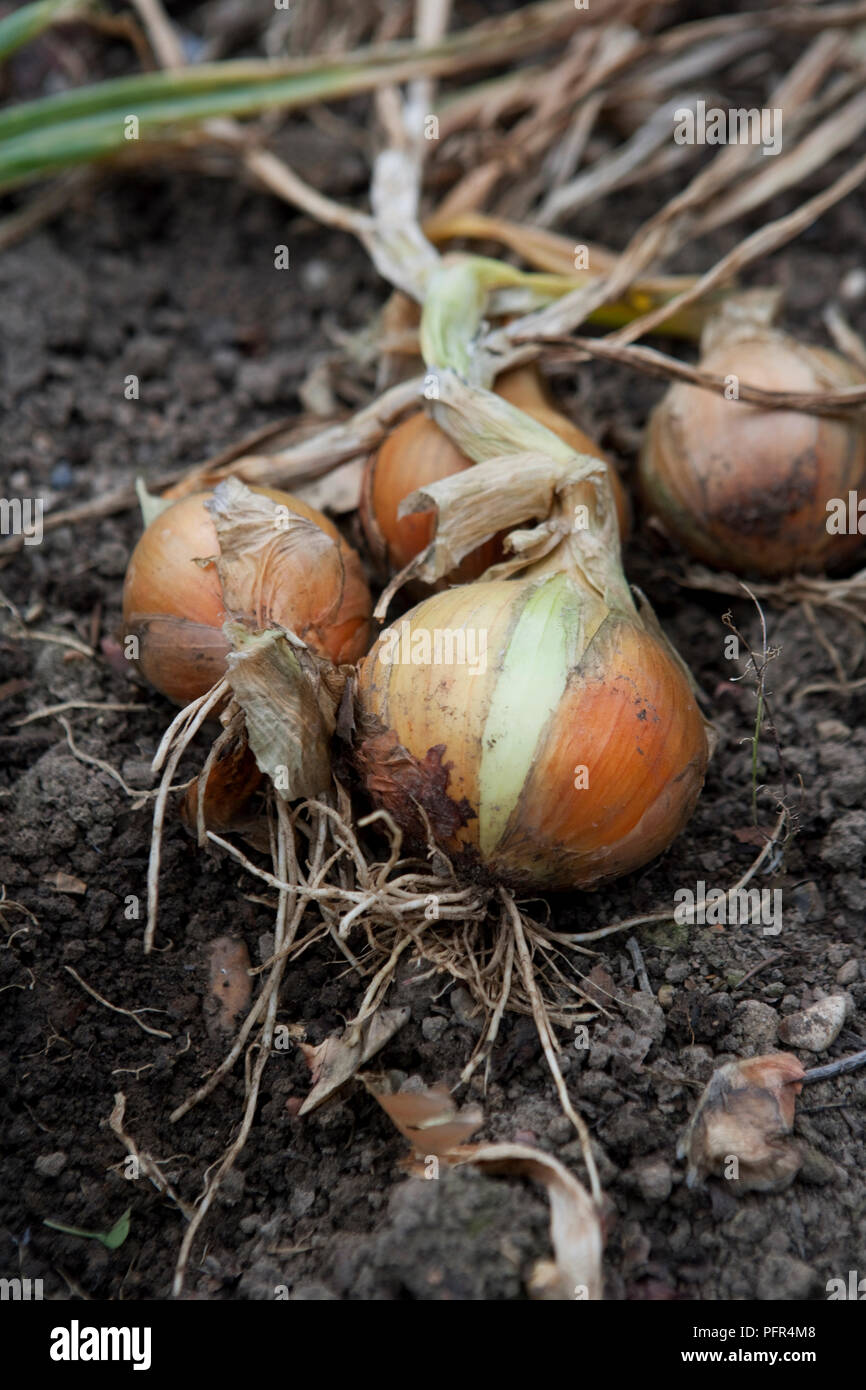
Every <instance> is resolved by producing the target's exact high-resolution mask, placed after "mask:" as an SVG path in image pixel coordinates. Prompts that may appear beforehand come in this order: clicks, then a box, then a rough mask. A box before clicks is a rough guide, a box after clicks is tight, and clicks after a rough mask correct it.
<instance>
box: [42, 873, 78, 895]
mask: <svg viewBox="0 0 866 1390" xmlns="http://www.w3.org/2000/svg"><path fill="white" fill-rule="evenodd" d="M42 882H43V883H45V884H47V886H48V887H49V888H53V889H54V891H55V893H76V894H78V893H86V892H87V884H86V883H85V882H84V880H83V879H81V878H75V877H74V875H73V874H65V873H64V872H63V870H62V869H56V870H55V871H54V873H51V874H46V875H45V877H44V878H43V880H42Z"/></svg>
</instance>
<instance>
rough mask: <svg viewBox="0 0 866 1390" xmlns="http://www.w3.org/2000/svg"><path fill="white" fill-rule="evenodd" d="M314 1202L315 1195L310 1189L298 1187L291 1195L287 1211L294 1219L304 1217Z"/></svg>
mask: <svg viewBox="0 0 866 1390" xmlns="http://www.w3.org/2000/svg"><path fill="white" fill-rule="evenodd" d="M315 1200H316V1194H315V1192H313V1191H312V1190H311V1189H310V1188H308V1187H298V1188H296V1189H295V1191H294V1192H293V1193H292V1199H291V1201H290V1202H289V1211H290V1212H291V1213H292V1216H294V1217H295V1218H296V1219H297V1218H298V1217H301V1216H306V1214H307V1212H308V1211H309V1210H310V1208H311V1207H312V1205H313V1203H314V1202H315Z"/></svg>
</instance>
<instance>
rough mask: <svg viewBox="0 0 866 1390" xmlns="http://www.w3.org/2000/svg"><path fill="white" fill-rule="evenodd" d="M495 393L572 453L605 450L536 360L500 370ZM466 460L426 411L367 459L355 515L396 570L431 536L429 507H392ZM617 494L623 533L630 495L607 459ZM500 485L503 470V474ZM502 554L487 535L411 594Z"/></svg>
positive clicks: (457, 580)
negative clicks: (557, 400)
mask: <svg viewBox="0 0 866 1390" xmlns="http://www.w3.org/2000/svg"><path fill="white" fill-rule="evenodd" d="M496 393H497V395H500V396H502V397H503V399H505V400H507V401H510V403H511V404H512V405H516V406H517V407H519V409H521V410H525V411H526V413H527V414H528V415H531V416H532V417H533V419H535V420H538V422H539V423H540V424H542V425H545V426H546V427H547V428H548V429H549V430H552V431H553V433H554V434H558V435H559V436H560V438H561V439H564V440H565V442H566V443H567V444H569V445H570V446H571V447H572V448H573V449H574V450H575V452H576V453H581V454H592V455H593V457H595V458H604V455H603V454H602V453H601V451H600V449H599V447H598V445H597V444H595V443H594V442H593V441H592V440H591V439H590V438H589V437H588V436H587V435H585V434H584V433H583V431H582V430H581V429H579V428H578V427H577V425H575V424H572V422H571V420H569V419H568V418H567V417H566V416H565V415H563V414H562V413H561V411H559V410H557V409H556V408H555V406H554V405H553V403H552V399H551V397H550V395H549V394H548V392H547V390H546V387H545V385H544V382H543V380H542V378H541V376H540V374H539V373H538V371H537V369H536V368H535V367H528V368H527V367H517V368H515V369H514V370H513V371H510V372H504V373H503V375H502V376H501V377H500V378H499V380H498V381H497V383H496ZM471 467H472V460H471V459H469V458H467V456H466V455H465V454H463V453H461V451H460V450H459V449H458V448H457V445H456V444H454V443H453V442H452V440H451V439H450V438H449V437H448V435H447V434H446V433H445V431H444V430H441V429H440V428H439V426H438V425H437V424H435V422H434V421H433V420H431V419H430V417H429V416H428V415H426V414H425V413H424V411H418V412H417V414H415V415H410V416H409V418H408V419H407V420H404V421H403V422H402V424H400V425H398V426H397V427H396V429H394V430H392V431H391V433H390V434H389V435H388V436H387V438H386V439H385V440H384V442H383V443H382V445H381V446H380V448H379V450H378V452H377V453H376V454H372V455H371V456H370V458H369V459H368V460H367V466H366V469H365V472H364V482H363V487H362V492H361V521H362V524H363V527H364V534H365V536H366V538H367V542H368V544H369V546H370V549H371V551H372V552H373V555H374V557H375V558H376V560H377V562H378V563H379V564H380V566H382V567H383V568H384V569H387V570H389V571H391V572H392V573H397V572H399V571H400V570H402V569H404V568H405V567H406V565H408V564H409V563H410V561H411V560H414V559H415V557H416V555H420V553H421V551H422V550H424V549H425V548H426V546H428V545H429V544H430V541H431V540H432V539H433V531H434V518H433V514H432V512H414V513H411V514H410V515H408V516H402V517H400V516H398V515H397V510H398V508H399V506H400V503H401V502H402V501H403V500H404V498H406V497H409V496H410V494H411V493H413V492H415V491H417V490H419V489H421V488H424V487H427V486H428V485H429V484H430V483H435V482H438V481H439V479H441V478H450V477H453V475H454V474H456V473H462V472H464V471H465V469H467V468H471ZM608 471H609V473H610V478H611V486H612V487H613V492H614V499H615V501H616V510H617V517H618V519H619V527H620V536H621V538H622V539H625V538H626V536H627V535H628V531H629V528H630V523H631V513H630V507H629V502H628V498H627V496H626V493H625V491H624V489H623V486H622V484H621V482H620V480H619V477H618V476H617V473H616V469H615V468H614V467H613V466H612V465H610V464H609V465H608ZM503 486H507V475H505V474H503ZM501 558H502V538H501V537H499V536H494V537H492V538H491V539H490V540H489V541H485V542H484V544H483V545H480V546H478V548H477V549H476V550H473V551H471V552H470V554H469V555H467V556H465V557H464V559H463V560H462V561H461V562H460V564H459V565H458V566H457V567H456V569H454V570H452V571H451V573H450V574H448V575H446V576H445V577H444V578H442V579H441V580H439V581H438V582H437V583H436V584H435V585H432V586H431V585H422V584H421V583H420V582H418V581H414V582H413V584H412V586H411V587H412V591H413V592H415V593H416V594H421V593H426V592H430V590H431V588H435V589H444V588H447V587H448V586H449V585H452V584H470V583H471V582H472V581H473V580H475V579H478V578H480V576H481V575H482V574H484V572H485V570H487V569H489V568H490V566H491V565H495V564H496V563H497V562H498V561H499V560H501Z"/></svg>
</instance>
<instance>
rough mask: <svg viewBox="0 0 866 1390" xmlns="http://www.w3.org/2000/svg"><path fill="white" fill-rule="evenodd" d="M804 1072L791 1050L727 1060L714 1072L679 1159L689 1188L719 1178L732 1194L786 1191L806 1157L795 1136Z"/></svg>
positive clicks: (682, 1145)
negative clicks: (684, 1164) (685, 1166)
mask: <svg viewBox="0 0 866 1390" xmlns="http://www.w3.org/2000/svg"><path fill="white" fill-rule="evenodd" d="M803 1076H804V1070H803V1067H802V1065H801V1064H800V1062H799V1061H798V1060H797V1058H796V1057H794V1056H793V1055H792V1054H791V1053H789V1052H771V1053H767V1054H766V1055H764V1056H761V1057H749V1058H746V1059H745V1060H743V1061H741V1062H728V1063H726V1065H725V1066H723V1067H719V1068H718V1069H717V1070H716V1071H714V1072H713V1074H712V1076H711V1077H710V1079H709V1081H708V1082H707V1085H706V1087H705V1089H704V1092H703V1095H702V1096H701V1098H700V1100H699V1101H698V1104H697V1109H696V1110H695V1113H694V1115H693V1116H692V1119H691V1122H690V1124H689V1127H688V1129H687V1130H686V1132H685V1134H684V1135H683V1137H682V1139H681V1140H680V1143H679V1145H678V1146H677V1156H678V1157H679V1158H681V1159H683V1158H685V1159H687V1160H688V1173H687V1175H686V1182H687V1183H688V1185H689V1187H693V1186H695V1184H696V1183H700V1182H702V1181H703V1179H704V1178H706V1177H708V1176H710V1175H714V1176H716V1177H724V1178H727V1179H728V1182H729V1186H730V1190H731V1191H733V1192H746V1191H756V1192H781V1191H782V1190H783V1188H786V1187H788V1186H789V1184H790V1183H792V1182H793V1180H794V1178H795V1177H796V1175H797V1173H798V1171H799V1169H800V1164H801V1156H800V1152H799V1149H798V1147H797V1145H796V1143H795V1142H794V1141H793V1140H792V1139H791V1138H790V1134H791V1130H792V1129H793V1125H794V1110H795V1106H796V1101H797V1096H798V1094H799V1092H800V1089H801V1086H802V1078H803Z"/></svg>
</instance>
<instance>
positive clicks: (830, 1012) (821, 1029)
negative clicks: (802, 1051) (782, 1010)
mask: <svg viewBox="0 0 866 1390" xmlns="http://www.w3.org/2000/svg"><path fill="white" fill-rule="evenodd" d="M847 1013H848V999H847V997H846V995H844V994H831V995H829V996H828V998H826V999H819V1000H818V1002H817V1004H810V1005H809V1007H808V1009H802V1010H801V1011H800V1012H799V1013H796V1014H789V1015H788V1017H787V1018H783V1019H782V1022H781V1023H780V1025H779V1037H780V1038H781V1039H782V1042H784V1043H787V1044H788V1046H789V1047H803V1048H806V1050H807V1051H809V1052H824V1051H825V1050H826V1049H827V1048H828V1047H830V1046H831V1044H832V1043H834V1042H835V1041H836V1039H837V1038H838V1036H839V1034H840V1033H841V1031H842V1025H843V1023H844V1022H845V1018H846V1016H847Z"/></svg>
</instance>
